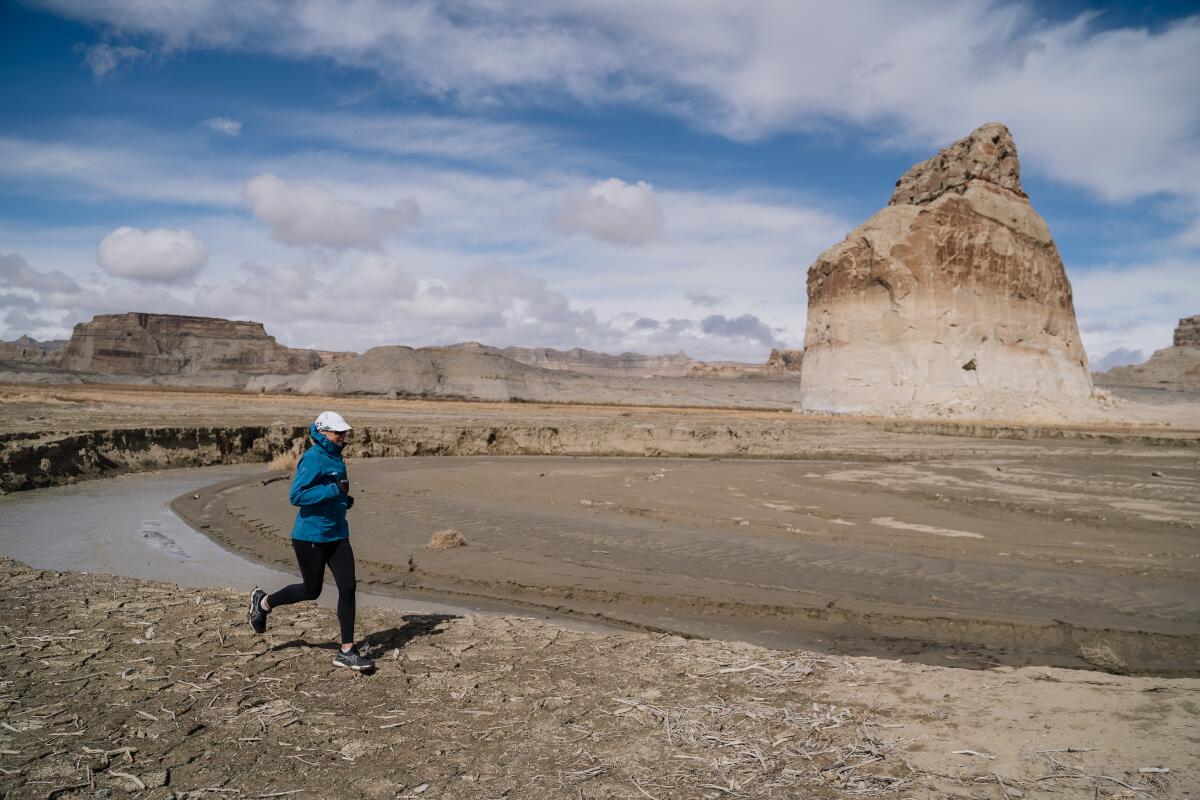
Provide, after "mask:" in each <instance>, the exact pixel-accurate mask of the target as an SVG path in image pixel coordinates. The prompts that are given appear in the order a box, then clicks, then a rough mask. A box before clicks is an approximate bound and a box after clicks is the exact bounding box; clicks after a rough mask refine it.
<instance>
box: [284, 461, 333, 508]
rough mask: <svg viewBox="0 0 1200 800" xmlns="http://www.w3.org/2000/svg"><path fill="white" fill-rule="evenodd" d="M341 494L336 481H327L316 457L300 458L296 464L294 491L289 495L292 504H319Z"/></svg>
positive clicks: (293, 479)
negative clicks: (317, 465)
mask: <svg viewBox="0 0 1200 800" xmlns="http://www.w3.org/2000/svg"><path fill="white" fill-rule="evenodd" d="M340 494H341V491H340V490H339V489H338V487H337V484H336V483H328V482H325V476H324V475H322V474H321V472H320V470H319V469H318V468H317V467H316V459H310V458H301V459H300V463H299V464H297V465H296V477H294V478H292V491H291V494H289V495H288V501H289V502H290V503H291V504H292V505H294V506H319V505H321V504H322V503H328V502H329V501H330V500H333V499H334V498H335V497H338V496H339V495H340Z"/></svg>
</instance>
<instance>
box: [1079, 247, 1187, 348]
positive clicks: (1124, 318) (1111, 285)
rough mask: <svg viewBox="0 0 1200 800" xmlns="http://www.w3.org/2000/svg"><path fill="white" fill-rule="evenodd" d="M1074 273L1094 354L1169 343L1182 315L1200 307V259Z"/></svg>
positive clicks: (1083, 331) (1084, 332) (1086, 339)
mask: <svg viewBox="0 0 1200 800" xmlns="http://www.w3.org/2000/svg"><path fill="white" fill-rule="evenodd" d="M1068 275H1069V276H1070V278H1071V286H1072V289H1073V290H1074V295H1075V312H1076V314H1077V316H1078V318H1079V330H1080V335H1081V336H1082V337H1083V345H1084V349H1085V350H1086V351H1087V352H1088V353H1090V354H1100V353H1104V354H1111V353H1112V351H1114V350H1118V349H1121V348H1124V349H1126V350H1130V351H1138V350H1140V351H1141V352H1143V353H1151V352H1153V351H1154V350H1158V349H1160V348H1163V347H1169V346H1170V345H1171V341H1172V333H1173V332H1174V330H1175V325H1176V323H1177V322H1178V320H1180V319H1182V318H1183V317H1186V316H1189V315H1191V314H1195V313H1196V310H1197V309H1200V260H1192V259H1165V260H1162V261H1157V262H1151V263H1148V264H1121V265H1110V266H1104V267H1093V268H1087V269H1085V268H1078V269H1070V270H1069V271H1068ZM1105 357H1107V355H1106V356H1105Z"/></svg>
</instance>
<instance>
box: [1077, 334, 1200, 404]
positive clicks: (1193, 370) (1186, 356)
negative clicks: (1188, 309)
mask: <svg viewBox="0 0 1200 800" xmlns="http://www.w3.org/2000/svg"><path fill="white" fill-rule="evenodd" d="M1096 380H1097V382H1098V383H1100V384H1101V385H1102V386H1106V385H1113V386H1146V387H1154V388H1159V389H1200V316H1197V317H1185V318H1184V319H1181V320H1179V325H1178V327H1176V328H1175V343H1174V345H1173V346H1171V347H1164V348H1163V349H1161V350H1155V351H1154V355H1152V356H1150V358H1149V359H1148V360H1147V361H1146V363H1144V364H1134V365H1132V366H1128V367H1113V368H1112V369H1110V370H1109V371H1108V372H1101V373H1098V374H1097V375H1096Z"/></svg>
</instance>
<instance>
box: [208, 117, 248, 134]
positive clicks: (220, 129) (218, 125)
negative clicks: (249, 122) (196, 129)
mask: <svg viewBox="0 0 1200 800" xmlns="http://www.w3.org/2000/svg"><path fill="white" fill-rule="evenodd" d="M204 124H205V125H207V126H208V127H210V128H212V129H213V130H214V131H216V132H217V133H223V134H225V135H226V136H240V135H241V133H242V123H240V122H238V121H237V120H236V119H230V118H229V117H211V118H209V119H206V120H204Z"/></svg>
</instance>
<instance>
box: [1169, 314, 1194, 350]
mask: <svg viewBox="0 0 1200 800" xmlns="http://www.w3.org/2000/svg"><path fill="white" fill-rule="evenodd" d="M1174 343H1175V346H1176V347H1200V316H1195V317H1184V318H1183V319H1181V320H1179V324H1178V325H1176V326H1175V336H1174Z"/></svg>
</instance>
